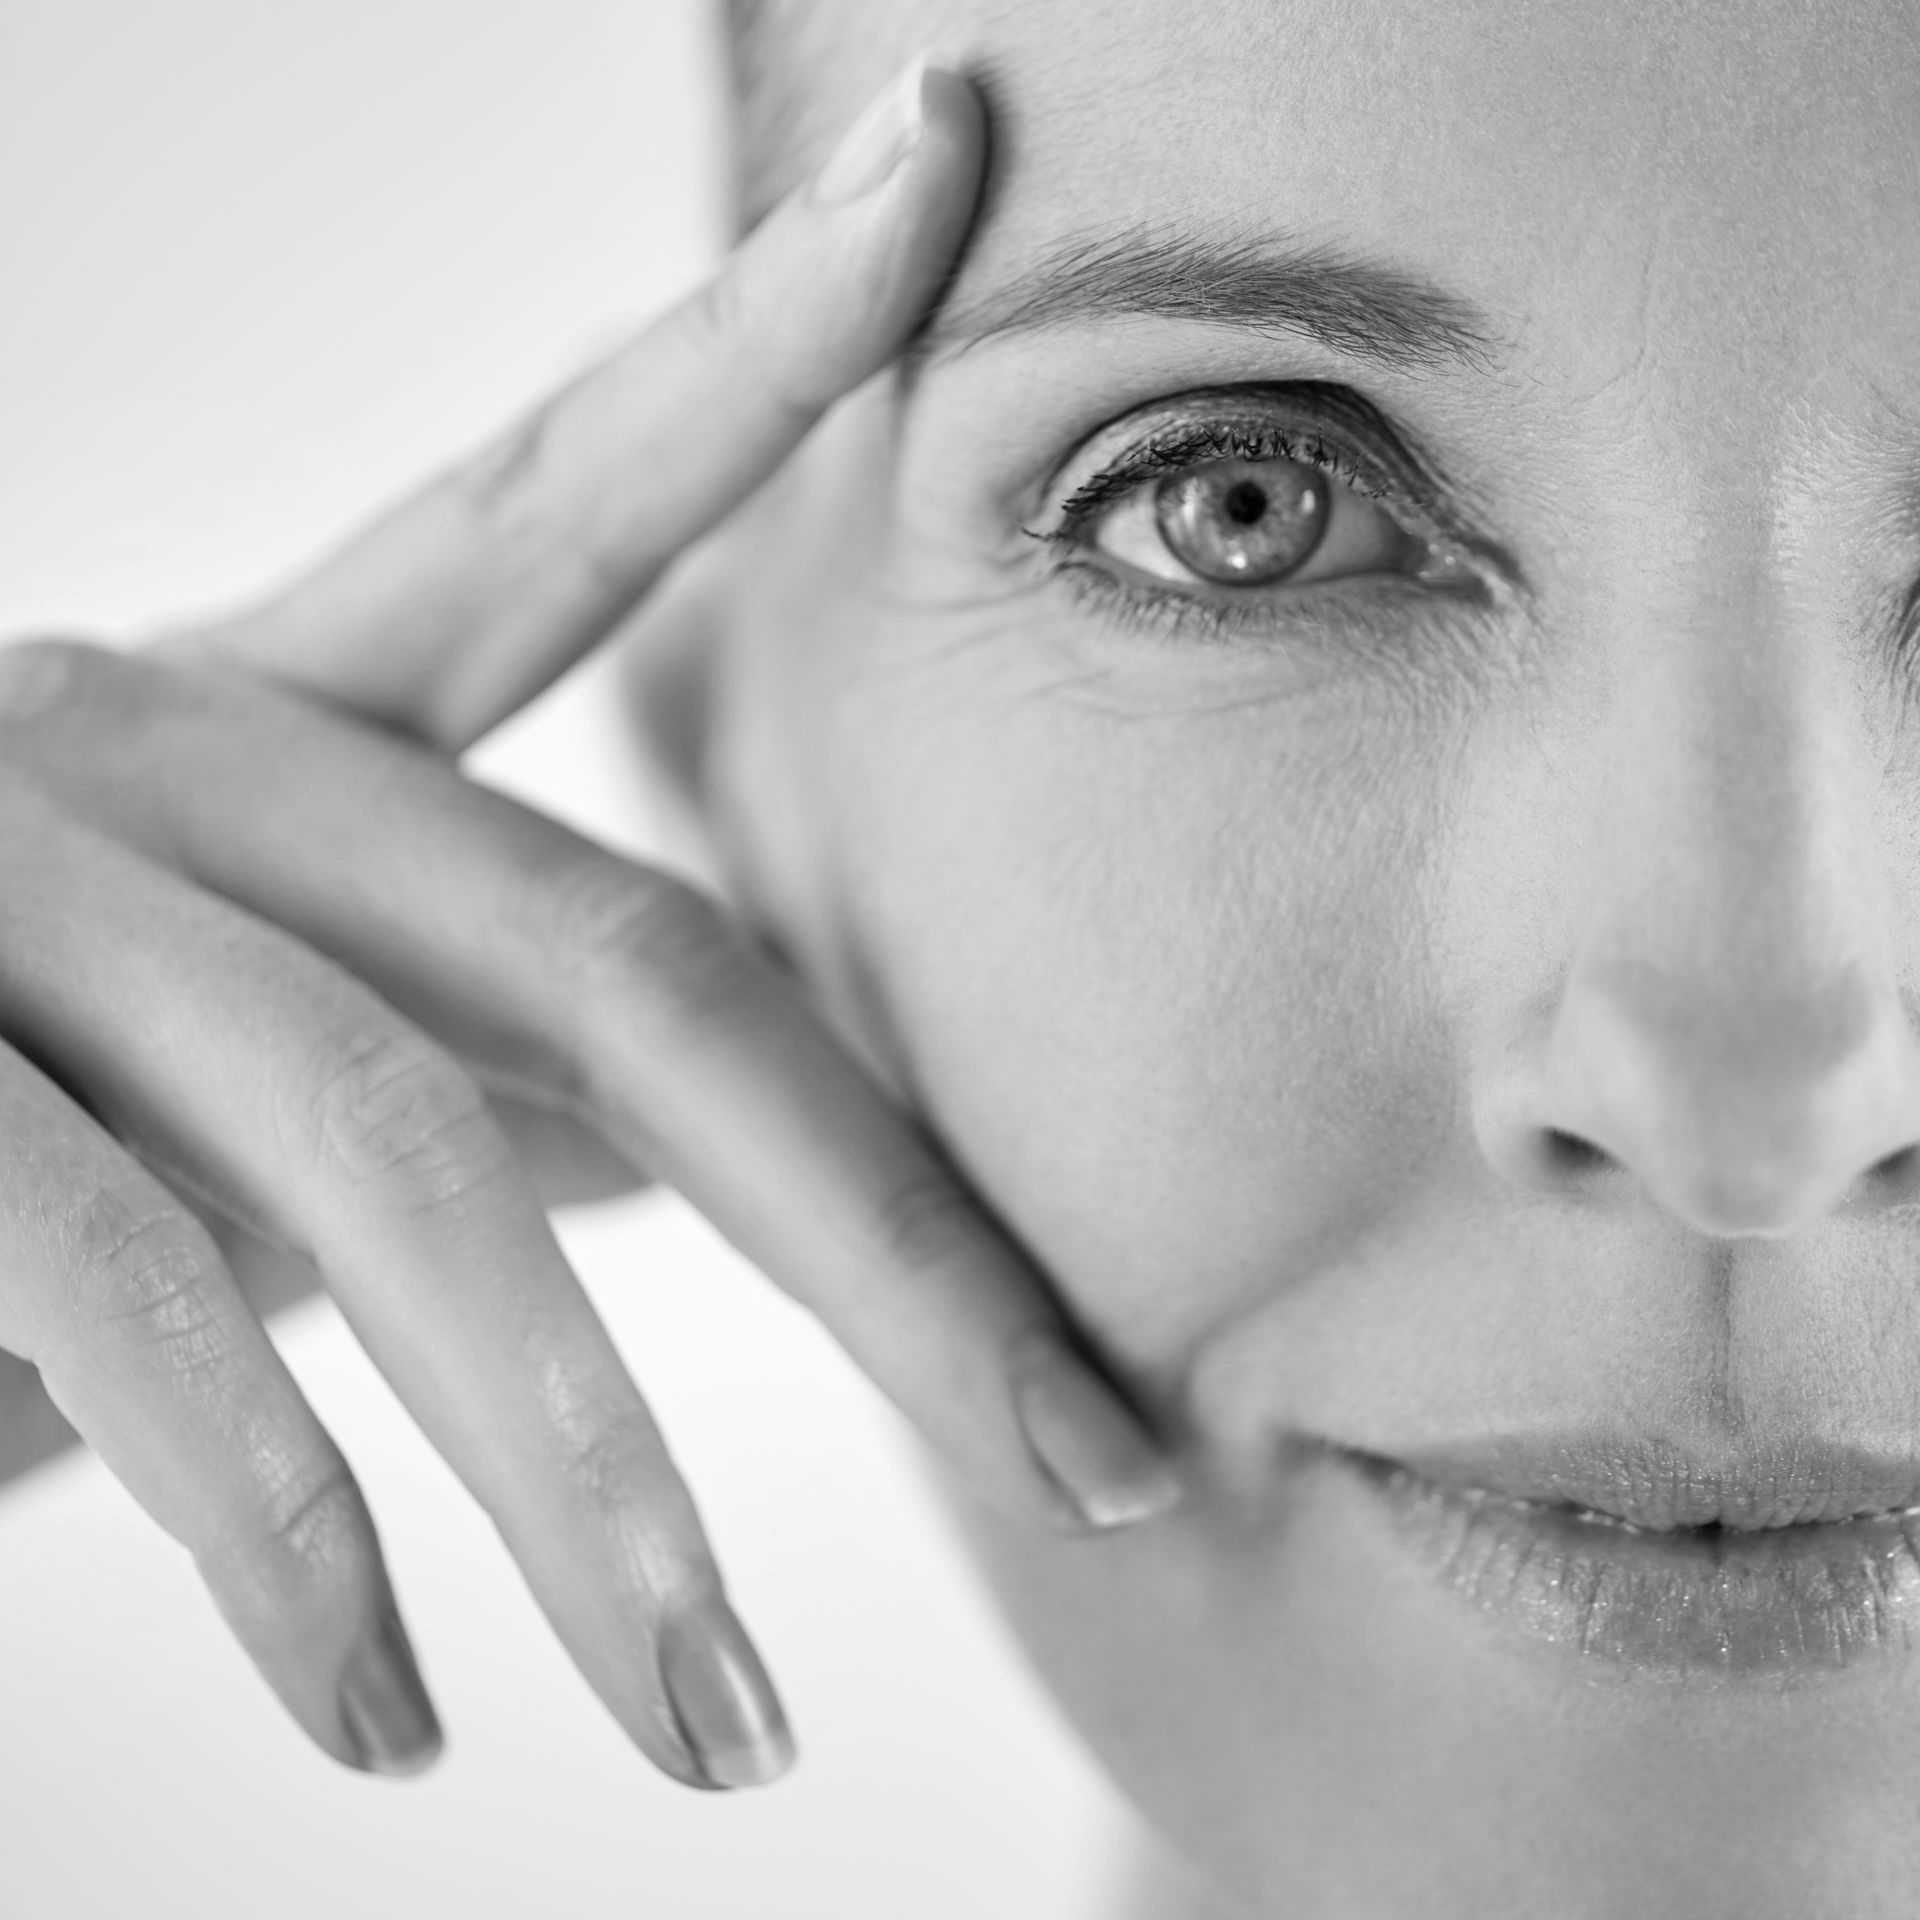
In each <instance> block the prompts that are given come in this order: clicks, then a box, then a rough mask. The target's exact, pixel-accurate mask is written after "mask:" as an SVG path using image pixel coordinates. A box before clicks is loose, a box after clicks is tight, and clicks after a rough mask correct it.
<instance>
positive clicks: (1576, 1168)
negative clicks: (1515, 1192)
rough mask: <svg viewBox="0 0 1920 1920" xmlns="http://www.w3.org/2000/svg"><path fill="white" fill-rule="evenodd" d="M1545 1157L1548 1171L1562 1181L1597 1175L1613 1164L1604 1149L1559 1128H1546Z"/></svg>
mask: <svg viewBox="0 0 1920 1920" xmlns="http://www.w3.org/2000/svg"><path fill="white" fill-rule="evenodd" d="M1545 1155H1546V1162H1547V1166H1548V1169H1549V1170H1550V1171H1551V1172H1553V1173H1555V1174H1557V1175H1559V1176H1560V1177H1561V1178H1562V1179H1576V1178H1578V1177H1579V1176H1581V1175H1583V1174H1593V1173H1599V1172H1601V1171H1602V1170H1603V1169H1604V1168H1607V1167H1610V1166H1611V1165H1612V1164H1613V1158H1612V1156H1611V1155H1610V1154H1609V1153H1608V1152H1607V1151H1606V1149H1605V1148H1604V1147H1596V1146H1595V1145H1594V1144H1593V1142H1592V1141H1591V1140H1583V1139H1581V1137H1580V1136H1579V1135H1578V1134H1577V1133H1566V1132H1563V1131H1562V1130H1561V1129H1560V1128H1559V1127H1549V1128H1547V1130H1546V1139H1545Z"/></svg>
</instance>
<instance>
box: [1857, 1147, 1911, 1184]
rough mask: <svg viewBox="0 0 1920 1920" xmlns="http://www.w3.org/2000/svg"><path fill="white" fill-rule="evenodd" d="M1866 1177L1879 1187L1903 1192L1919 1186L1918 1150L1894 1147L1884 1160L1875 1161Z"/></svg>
mask: <svg viewBox="0 0 1920 1920" xmlns="http://www.w3.org/2000/svg"><path fill="white" fill-rule="evenodd" d="M1866 1177H1867V1179H1868V1180H1870V1181H1872V1182H1873V1183H1874V1184H1875V1185H1877V1186H1881V1187H1899V1188H1901V1189H1903V1190H1904V1189H1910V1188H1912V1187H1914V1186H1917V1185H1920V1149H1916V1148H1914V1147H1896V1148H1895V1149H1894V1150H1893V1152H1892V1153H1890V1154H1888V1155H1887V1156H1886V1158H1885V1159H1884V1160H1876V1161H1875V1162H1874V1163H1873V1165H1872V1166H1870V1167H1869V1168H1868V1169H1867V1175H1866Z"/></svg>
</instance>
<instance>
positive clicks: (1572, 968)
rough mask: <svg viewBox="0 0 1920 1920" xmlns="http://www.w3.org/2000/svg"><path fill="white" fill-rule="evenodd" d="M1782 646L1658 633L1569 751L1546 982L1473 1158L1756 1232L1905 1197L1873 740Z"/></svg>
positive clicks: (1910, 1127)
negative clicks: (1581, 803)
mask: <svg viewBox="0 0 1920 1920" xmlns="http://www.w3.org/2000/svg"><path fill="white" fill-rule="evenodd" d="M1702 655H1704V663H1703V660H1702V658H1701V656H1702ZM1791 662H1792V655H1791V654H1790V652H1788V651H1787V650H1785V649H1781V648H1778V647H1776V648H1774V649H1772V650H1771V657H1770V650H1769V649H1768V647H1767V646H1765V645H1764V644H1757V643H1756V644H1753V645H1749V646H1747V647H1745V648H1743V649H1740V650H1739V651H1738V653H1737V654H1736V653H1731V652H1726V651H1722V652H1720V653H1719V654H1717V655H1716V653H1715V652H1714V650H1712V649H1709V648H1706V647H1700V648H1696V649H1694V651H1693V655H1692V657H1691V658H1689V654H1688V649H1687V648H1686V647H1685V646H1674V647H1671V648H1669V649H1667V650H1665V651H1664V652H1662V653H1661V654H1659V655H1658V662H1657V666H1656V667H1655V668H1654V669H1653V670H1651V671H1643V672H1641V673H1638V674H1630V675H1629V676H1627V678H1626V680H1625V681H1624V682H1623V683H1622V684H1621V685H1619V686H1618V687H1617V689H1616V696H1617V697H1616V698H1614V699H1613V700H1612V701H1610V702H1609V703H1608V718H1607V721H1606V722H1605V724H1603V725H1601V726H1600V727H1598V728H1597V729H1595V730H1594V731H1593V733H1592V736H1591V738H1590V740H1589V743H1588V750H1587V751H1586V752H1585V753H1583V754H1581V755H1580V756H1579V760H1580V764H1581V767H1582V769H1583V771H1584V772H1585V774H1586V776H1587V781H1588V783H1589V784H1588V785H1587V791H1588V793H1589V796H1590V800H1589V804H1588V805H1587V806H1586V807H1585V808H1582V809H1577V810H1576V811H1578V812H1580V813H1581V814H1582V815H1583V816H1584V818H1585V819H1586V820H1587V821H1588V822H1589V823H1590V829H1589V831H1588V832H1587V834H1586V836H1585V843H1584V845H1583V846H1581V847H1580V848H1579V850H1578V851H1577V852H1573V853H1571V854H1570V857H1568V858H1566V860H1565V863H1564V877H1563V881H1562V885H1561V890H1560V894H1559V898H1560V900H1561V902H1562V904H1563V907H1564V908H1565V909H1566V911H1565V912H1564V913H1563V914H1562V915H1561V916H1559V924H1560V925H1561V927H1563V928H1564V929H1566V930H1567V939H1566V942H1565V945H1563V946H1562V947H1561V948H1560V951H1561V953H1562V954H1563V956H1564V959H1563V962H1562V964H1561V967H1560V970H1559V971H1560V983H1559V985H1558V989H1557V992H1556V991H1553V990H1548V991H1547V992H1546V993H1545V994H1544V995H1543V996H1540V997H1538V998H1536V999H1535V1000H1534V1002H1533V1007H1534V1019H1533V1021H1532V1035H1533V1037H1532V1039H1531V1041H1530V1042H1529V1043H1528V1044H1526V1045H1525V1046H1523V1048H1522V1049H1521V1054H1522V1057H1523V1060H1524V1065H1523V1066H1522V1067H1521V1068H1520V1071H1519V1072H1518V1074H1517V1076H1516V1078H1515V1079H1513V1080H1510V1081H1509V1082H1508V1083H1507V1085H1506V1093H1507V1095H1508V1096H1509V1097H1508V1098H1506V1099H1503V1100H1495V1101H1493V1102H1491V1103H1483V1104H1482V1109H1481V1116H1482V1132H1483V1139H1484V1140H1485V1143H1486V1145H1487V1146H1488V1148H1489V1150H1490V1152H1491V1154H1492V1156H1493V1157H1494V1158H1495V1160H1496V1162H1497V1163H1498V1164H1501V1165H1502V1166H1503V1167H1504V1168H1505V1169H1506V1170H1507V1171H1508V1172H1509V1173H1512V1174H1515V1175H1517V1176H1518V1177H1520V1178H1522V1179H1524V1180H1526V1181H1527V1182H1528V1183H1530V1184H1531V1185H1533V1186H1535V1187H1545V1188H1557V1189H1561V1190H1573V1189H1582V1190H1584V1191H1586V1192H1587V1193H1588V1194H1589V1195H1592V1194H1596V1193H1598V1192H1600V1191H1601V1190H1603V1189H1605V1190H1611V1191H1614V1192H1619V1191H1621V1190H1622V1189H1629V1190H1632V1191H1636V1192H1639V1193H1642V1194H1644V1195H1645V1196H1647V1197H1650V1198H1651V1199H1652V1201H1654V1202H1655V1203H1656V1204H1657V1205H1658V1206H1660V1207H1661V1208H1663V1209H1665V1210H1666V1211H1667V1212H1668V1213H1669V1214H1671V1215H1673V1216H1675V1217H1677V1218H1678V1219H1679V1220H1681V1221H1683V1222H1685V1223H1686V1224H1687V1225H1689V1226H1690V1227H1692V1228H1694V1229H1695V1230H1697V1231H1699V1232H1701V1233H1705V1234H1711V1235H1715V1236H1743V1235H1761V1236H1768V1237H1780V1236H1785V1235H1789V1234H1792V1233H1794V1232H1796V1231H1798V1230H1799V1229H1801V1228H1802V1227H1804V1226H1805V1225H1807V1224H1808V1223H1809V1222H1811V1221H1813V1220H1815V1219H1817V1218H1819V1217H1820V1216H1821V1215H1823V1214H1824V1213H1826V1212H1828V1211H1829V1210H1831V1209H1833V1208H1835V1207H1836V1206H1838V1205H1841V1204H1843V1203H1845V1204H1851V1205H1861V1204H1878V1205H1888V1204H1892V1203H1894V1202H1896V1201H1902V1200H1907V1199H1911V1198H1913V1197H1914V1196H1915V1195H1916V1194H1917V1193H1920V1153H1916V1151H1915V1145H1916V1142H1920V1043H1917V1042H1916V1038H1915V1034H1914V1029H1913V1024H1912V1022H1911V1021H1910V1019H1909V1017H1908V1014H1907V1010H1906V1007H1905V1004H1904V1002H1903V999H1902V996H1901V992H1900V986H1899V975H1898V970H1897V965H1896V950H1895V939H1894V932H1893V913H1892V910H1891V907H1890V904H1889V903H1890V901H1891V899H1892V894H1891V890H1890V877H1889V874H1888V873H1887V871H1886V869H1885V864H1884V861H1883V860H1881V859H1879V858H1877V857H1876V853H1875V848H1876V845H1877V844H1878V843H1877V840H1876V833H1875V823H1874V816H1873V809H1874V804H1875V800H1876V797H1877V796H1876V793H1875V792H1874V790H1873V784H1872V780H1871V778H1870V777H1868V771H1867V770H1868V769H1869V768H1870V766H1871V764H1872V760H1873V756H1872V755H1870V754H1868V753H1866V752H1865V751H1864V749H1863V748H1862V746H1861V745H1860V744H1859V742H1858V740H1857V739H1856V738H1854V737H1853V736H1854V735H1856V734H1857V733H1858V727H1857V725H1855V724H1854V722H1855V719H1857V716H1851V717H1850V716H1849V714H1848V713H1847V711H1846V710H1845V705H1844V702H1842V701H1839V700H1837V699H1836V698H1835V697H1834V696H1833V694H1832V692H1831V691H1830V690H1829V689H1827V688H1826V687H1825V686H1824V685H1823V684H1822V682H1821V681H1820V679H1819V677H1818V675H1810V674H1809V673H1807V672H1806V671H1805V670H1804V666H1803V664H1801V665H1794V664H1791ZM1561 851H1562V853H1567V852H1568V849H1567V848H1566V846H1565V843H1562V846H1561Z"/></svg>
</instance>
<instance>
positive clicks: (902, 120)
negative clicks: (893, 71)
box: [813, 54, 927, 207]
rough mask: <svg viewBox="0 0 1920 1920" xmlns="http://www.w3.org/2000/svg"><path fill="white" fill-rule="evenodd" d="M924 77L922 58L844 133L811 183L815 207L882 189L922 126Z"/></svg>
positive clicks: (841, 203)
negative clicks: (880, 187) (878, 188)
mask: <svg viewBox="0 0 1920 1920" xmlns="http://www.w3.org/2000/svg"><path fill="white" fill-rule="evenodd" d="M926 76H927V57H926V55H925V54H921V55H920V56H919V57H918V58H917V59H915V60H913V61H910V62H909V63H908V65H907V66H906V68H905V69H904V70H903V71H902V72H901V73H900V75H899V76H898V78H896V79H894V80H893V81H891V82H890V83H889V84H888V85H887V86H885V87H884V88H882V89H881V91H880V93H879V94H878V95H877V96H876V97H875V99H874V100H873V102H872V104H871V105H870V106H869V107H868V108H867V110H866V111H865V112H864V113H863V114H861V116H860V118H859V119H858V120H856V121H855V122H854V123H853V125H852V126H851V127H849V128H848V129H847V131H846V133H845V135H844V136H843V137H842V139H841V141H840V144H839V145H838V146H837V147H835V148H834V150H833V153H832V154H831V156H830V157H829V158H828V160H827V163H826V165H825V166H824V167H822V168H821V169H820V172H819V173H818V175H817V176H816V177H815V179H814V183H813V199H814V204H815V205H816V206H822V207H842V206H845V205H846V204H847V203H848V202H849V201H851V200H858V199H859V198H860V197H861V195H862V194H868V193H872V192H873V191H874V189H875V188H876V187H879V186H883V185H884V184H885V183H886V181H887V180H888V179H890V178H891V177H892V175H893V174H894V173H895V172H896V171H897V170H898V169H899V167H900V164H901V162H902V161H904V160H905V159H906V157H907V155H908V154H910V153H911V152H912V151H913V150H914V148H915V147H917V146H918V145H919V144H920V135H921V133H922V132H923V131H924V129H925V127H926V106H925V97H924V90H925V83H926Z"/></svg>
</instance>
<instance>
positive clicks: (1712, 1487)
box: [1332, 1436, 1920, 1676]
mask: <svg viewBox="0 0 1920 1920" xmlns="http://www.w3.org/2000/svg"><path fill="white" fill-rule="evenodd" d="M1332 1458H1333V1459H1334V1461H1335V1462H1336V1463H1337V1465H1338V1466H1339V1467H1340V1468H1342V1469H1344V1470H1345V1472H1347V1473H1348V1474H1350V1475H1351V1476H1352V1477H1354V1478H1355V1479H1357V1480H1358V1481H1359V1482H1360V1483H1361V1485H1362V1486H1363V1487H1364V1488H1365V1489H1366V1491H1367V1494H1368V1496H1369V1498H1370V1501H1371V1503H1372V1505H1373V1507H1374V1509H1375V1511H1376V1513H1377V1514H1378V1516H1379V1517H1381V1518H1383V1519H1384V1520H1385V1521H1386V1522H1387V1524H1388V1525H1389V1526H1390V1527H1391V1529H1392V1532H1393V1534H1394V1535H1395V1536H1396V1538H1397V1541H1398V1543H1399V1545H1400V1546H1401V1547H1402V1548H1404V1549H1406V1550H1408V1551H1410V1552H1411V1554H1412V1555H1413V1557H1414V1558H1415V1559H1416V1561H1417V1562H1418V1563H1419V1564H1420V1565H1421V1566H1422V1567H1423V1568H1424V1569H1425V1571H1426V1572H1427V1573H1428V1574H1429V1575H1430V1576H1431V1577H1433V1578H1434V1579H1436V1580H1437V1581H1438V1582H1439V1584H1440V1585H1441V1586H1442V1588H1443V1589H1444V1590H1446V1591H1447V1592H1448V1593H1450V1594H1451V1595H1453V1596H1454V1597H1455V1598H1457V1599H1459V1600H1460V1601H1463V1602H1464V1603H1466V1604H1467V1605H1469V1606H1472V1607H1474V1608H1476V1609H1478V1610H1479V1611H1481V1612H1482V1613H1484V1614H1487V1615H1490V1616H1493V1617H1494V1618H1496V1619H1497V1620H1498V1621H1499V1622H1501V1623H1502V1624H1503V1625H1505V1626H1506V1627H1507V1628H1509V1629H1510V1630H1512V1631H1515V1632H1517V1633H1519V1634H1521V1635H1522V1636H1524V1637H1526V1638H1529V1639H1532V1640H1535V1641H1537V1642H1544V1643H1546V1644H1547V1645H1549V1646H1551V1647H1554V1648H1557V1649H1560V1650H1562V1651H1564V1652H1566V1653H1569V1654H1572V1655H1574V1656H1576V1657H1581V1658H1585V1659H1591V1660H1593V1661H1596V1662H1600V1663H1604V1664H1608V1665H1611V1666H1614V1667H1616V1668H1620V1669H1624V1670H1629V1671H1632V1672H1637V1673H1644V1674H1648V1675H1652V1674H1667V1675H1672V1676H1678V1675H1682V1674H1688V1673H1719V1674H1724V1675H1728V1676H1735V1675H1760V1674H1769V1673H1771V1674H1779V1675H1785V1674H1789V1673H1793V1672H1796V1671H1808V1672H1811V1671H1818V1670H1822V1669H1825V1670H1833V1669H1839V1668H1845V1667H1849V1666H1852V1665H1854V1664H1855V1663H1857V1662H1858V1661H1860V1660H1862V1659H1864V1658H1867V1657H1872V1656H1878V1657H1889V1656H1895V1655H1899V1654H1902V1653H1905V1652H1907V1651H1908V1650H1910V1648H1911V1647H1912V1645H1913V1642H1914V1639H1915V1634H1916V1629H1917V1628H1920V1461H1917V1460H1903V1459H1897V1458H1892V1457H1887V1456H1881V1455H1875V1454H1871V1453H1867V1452H1862V1451H1859V1450H1856V1449H1838V1448H1829V1447H1824V1446H1815V1445H1805V1446H1800V1447H1795V1448H1793V1449H1791V1450H1785V1451H1782V1450H1774V1451H1771V1452H1768V1453H1766V1454H1759V1453H1748V1454H1745V1455H1743V1456H1742V1457H1740V1458H1738V1459H1734V1460H1731V1461H1727V1462H1717V1463H1709V1462H1705V1461H1703V1460H1701V1459H1699V1458H1697V1457H1695V1456H1692V1455H1689V1454H1686V1453H1684V1452H1682V1451H1681V1450H1678V1449H1674V1448H1670V1447H1665V1446H1648V1445H1645V1444H1624V1445H1623V1444H1619V1443H1614V1442H1610V1441H1607V1442H1597V1441H1595V1440H1593V1439H1591V1438H1589V1437H1585V1436H1574V1437H1568V1438H1557V1439H1549V1440H1545V1441H1526V1442H1518V1441H1513V1442H1502V1443H1499V1444H1496V1445H1494V1446H1490V1447H1481V1448H1474V1449H1468V1450H1461V1451H1453V1452H1426V1453H1421V1452H1414V1453H1408V1454H1403V1455H1400V1456H1398V1457H1394V1458H1389V1457H1386V1456H1384V1455H1381V1454H1374V1453H1368V1452H1361V1451H1358V1450H1353V1449H1347V1448H1338V1447H1336V1448H1335V1449H1333V1453H1332Z"/></svg>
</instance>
